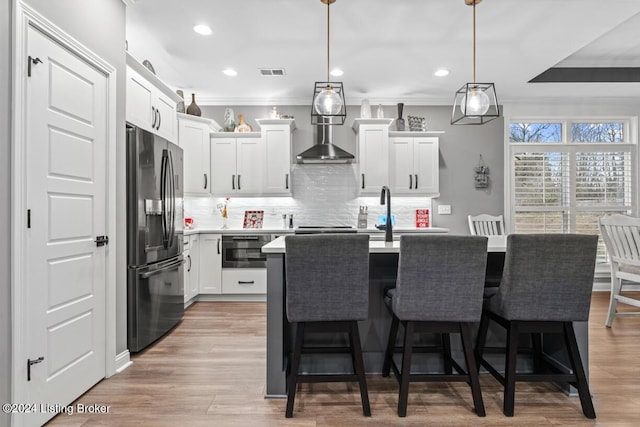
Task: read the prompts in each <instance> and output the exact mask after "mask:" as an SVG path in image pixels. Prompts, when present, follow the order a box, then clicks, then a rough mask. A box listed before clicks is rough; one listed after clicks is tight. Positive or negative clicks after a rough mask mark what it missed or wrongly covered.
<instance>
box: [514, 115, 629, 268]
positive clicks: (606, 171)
mask: <svg viewBox="0 0 640 427" xmlns="http://www.w3.org/2000/svg"><path fill="white" fill-rule="evenodd" d="M510 126H511V132H510V149H509V151H510V179H511V183H510V186H509V187H510V189H511V194H510V198H509V201H510V204H511V231H512V232H516V233H581V234H582V233H584V234H599V229H598V217H600V216H603V215H606V214H609V213H623V214H632V213H633V212H634V211H635V206H636V200H634V198H635V196H634V195H635V194H636V191H637V190H636V189H635V185H637V183H636V182H635V178H634V177H635V176H636V171H635V168H636V167H637V165H636V164H635V160H634V159H635V144H632V143H631V142H630V141H627V140H625V137H624V136H625V135H626V134H628V132H623V131H624V130H626V128H625V126H627V125H626V123H624V122H615V123H599V122H588V121H580V122H578V123H571V122H567V121H563V122H561V124H558V123H557V122H556V121H554V122H553V123H549V124H545V123H536V124H530V123H521V122H518V123H511V125H510ZM563 128H564V129H570V130H571V131H570V132H567V131H562V130H563ZM527 132H529V133H530V134H531V135H532V138H531V139H528V138H527ZM534 134H535V136H534ZM567 134H569V136H568V138H569V141H567V140H566V139H565V138H567V136H565V135H567ZM541 135H542V137H541ZM534 138H535V139H534ZM540 141H542V142H540ZM549 141H551V142H549ZM599 258H600V261H604V258H605V251H604V244H603V243H602V240H601V241H600V245H599Z"/></svg>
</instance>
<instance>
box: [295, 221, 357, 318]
mask: <svg viewBox="0 0 640 427" xmlns="http://www.w3.org/2000/svg"><path fill="white" fill-rule="evenodd" d="M285 246H286V254H285V275H286V276H285V283H286V285H285V286H286V301H285V302H286V310H287V318H288V319H289V321H290V322H314V321H339V320H364V319H366V318H367V317H368V314H369V236H368V235H366V234H313V235H297V236H287V237H285Z"/></svg>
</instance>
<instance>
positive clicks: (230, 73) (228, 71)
mask: <svg viewBox="0 0 640 427" xmlns="http://www.w3.org/2000/svg"><path fill="white" fill-rule="evenodd" d="M222 72H223V73H224V75H225V76H229V77H235V76H237V75H238V72H237V71H236V70H234V69H232V68H227V69H226V70H223V71H222Z"/></svg>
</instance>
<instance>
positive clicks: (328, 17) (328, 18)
mask: <svg viewBox="0 0 640 427" xmlns="http://www.w3.org/2000/svg"><path fill="white" fill-rule="evenodd" d="M330 6H331V3H330V2H327V81H329V75H330V74H329V69H330V65H329V61H330V58H331V56H330V55H329V52H330V51H329V49H330V47H329V46H330V43H329V32H330V25H329V23H330V19H331V17H330V13H329V11H330V9H329V8H330Z"/></svg>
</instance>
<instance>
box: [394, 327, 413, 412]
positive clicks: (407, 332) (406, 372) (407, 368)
mask: <svg viewBox="0 0 640 427" xmlns="http://www.w3.org/2000/svg"><path fill="white" fill-rule="evenodd" d="M403 347H404V348H403V351H402V371H401V373H400V393H399V398H398V416H399V417H406V416H407V401H408V399H409V376H410V375H411V353H412V351H413V322H411V321H407V322H406V323H405V326H404V343H403Z"/></svg>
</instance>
